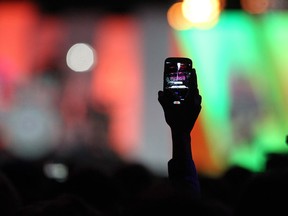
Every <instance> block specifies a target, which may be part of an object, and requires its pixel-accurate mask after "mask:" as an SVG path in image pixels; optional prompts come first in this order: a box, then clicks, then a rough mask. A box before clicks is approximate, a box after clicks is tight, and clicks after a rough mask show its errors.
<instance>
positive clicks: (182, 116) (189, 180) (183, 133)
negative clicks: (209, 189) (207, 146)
mask: <svg viewBox="0 0 288 216" xmlns="http://www.w3.org/2000/svg"><path fill="white" fill-rule="evenodd" d="M193 76H194V77H193V80H194V81H193V82H192V83H191V85H190V90H189V92H188V95H187V97H186V98H185V101H184V102H181V104H174V103H173V96H172V94H170V93H169V92H163V91H159V92H158V101H159V102H160V104H161V106H162V108H163V111H164V115H165V121H166V123H167V124H168V125H169V126H170V129H171V136H172V159H171V160H169V162H168V174H169V179H170V180H171V182H172V184H173V185H174V186H175V187H176V188H177V189H179V190H180V191H183V192H185V193H188V194H189V195H191V196H193V197H199V196H200V184H199V180H198V174H197V170H196V167H195V164H194V161H193V156H192V149H191V131H192V129H193V127H194V124H195V122H196V120H197V118H198V116H199V114H200V111H201V102H202V97H201V96H200V94H199V90H198V86H197V77H196V72H195V70H193ZM192 142H193V140H192Z"/></svg>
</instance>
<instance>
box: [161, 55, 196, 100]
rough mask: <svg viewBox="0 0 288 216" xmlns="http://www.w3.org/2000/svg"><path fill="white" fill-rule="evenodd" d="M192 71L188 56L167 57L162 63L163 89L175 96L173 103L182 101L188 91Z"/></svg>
mask: <svg viewBox="0 0 288 216" xmlns="http://www.w3.org/2000/svg"><path fill="white" fill-rule="evenodd" d="M191 73H192V60H191V59H189V58H180V57H177V58H172V57H170V58H167V59H166V60H165V65H164V91H170V92H171V93H172V94H173V96H174V97H175V102H174V103H180V102H181V101H183V100H184V99H185V97H186V95H187V93H188V90H189V86H190V78H191Z"/></svg>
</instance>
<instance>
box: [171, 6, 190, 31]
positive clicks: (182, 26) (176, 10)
mask: <svg viewBox="0 0 288 216" xmlns="http://www.w3.org/2000/svg"><path fill="white" fill-rule="evenodd" d="M167 20H168V24H169V25H170V26H171V27H172V28H173V29H175V30H187V29H189V28H191V27H192V26H193V25H192V23H191V22H190V21H189V20H187V19H186V18H185V17H184V16H183V13H182V2H177V3H174V4H173V5H172V6H171V7H170V8H169V10H168V12H167Z"/></svg>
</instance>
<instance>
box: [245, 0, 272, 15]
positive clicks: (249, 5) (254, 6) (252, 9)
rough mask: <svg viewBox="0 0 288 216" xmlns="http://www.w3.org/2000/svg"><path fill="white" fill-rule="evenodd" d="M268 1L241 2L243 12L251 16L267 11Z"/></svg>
mask: <svg viewBox="0 0 288 216" xmlns="http://www.w3.org/2000/svg"><path fill="white" fill-rule="evenodd" d="M269 5H270V0H253V1H251V0H241V6H242V8H243V10H245V11H246V12H248V13H251V14H262V13H265V12H267V11H268V9H269Z"/></svg>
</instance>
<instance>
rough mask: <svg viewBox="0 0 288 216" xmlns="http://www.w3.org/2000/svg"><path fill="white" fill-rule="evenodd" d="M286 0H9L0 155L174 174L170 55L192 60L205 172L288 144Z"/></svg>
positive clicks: (0, 90) (198, 148) (248, 164)
mask: <svg viewBox="0 0 288 216" xmlns="http://www.w3.org/2000/svg"><path fill="white" fill-rule="evenodd" d="M287 9H288V2H287V1H286V0H241V1H240V0H230V1H228V0H183V1H173V0H161V1H160V0H147V1H140V0H105V1H104V0H94V1H93V0H90V1H89V0H74V1H68V0H61V1H59V0H57V1H56V0H34V1H33V0H31V1H24V0H23V1H13V0H10V1H8V0H6V1H0V148H1V152H2V154H1V160H0V162H4V161H5V160H6V159H7V158H9V157H16V158H21V159H24V160H38V159H41V158H50V156H51V155H53V158H54V159H53V160H51V161H56V159H55V158H57V160H61V158H73V159H75V160H76V161H77V162H79V163H95V164H97V163H98V164H99V166H107V167H110V166H114V165H115V164H117V163H119V161H132V162H140V163H142V164H144V165H145V166H147V167H148V168H149V169H151V170H152V171H155V172H156V173H159V174H164V175H166V174H167V161H168V160H169V159H170V158H171V138H170V130H169V128H168V126H167V124H166V123H165V120H164V115H163V111H162V108H161V106H160V104H159V103H158V101H157V92H158V91H159V90H161V89H162V85H163V80H162V79H163V68H164V60H165V58H166V57H168V56H185V57H189V58H191V59H192V60H193V64H194V67H195V68H196V72H197V75H198V84H199V90H200V93H201V95H202V97H203V106H202V107H203V108H202V112H201V114H200V116H199V119H198V121H197V123H196V125H195V128H194V130H193V132H192V135H193V155H194V158H195V163H196V166H197V168H198V170H199V172H201V173H203V174H206V175H213V176H215V175H219V174H221V173H223V172H224V171H225V170H226V169H227V168H229V167H230V166H233V165H240V166H243V167H245V168H248V169H250V170H252V171H261V170H263V169H264V167H265V163H266V160H267V155H269V154H273V153H286V152H287V146H286V143H285V139H286V135H287V134H288V121H287V120H288V113H287V110H286V108H287V105H288V104H287V103H288V86H287V82H288V56H287V53H286V50H288V13H287Z"/></svg>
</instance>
